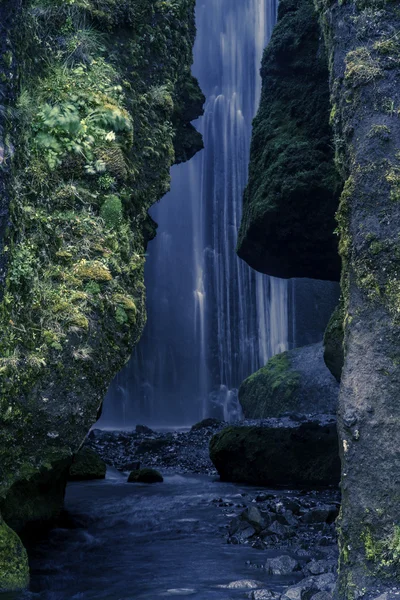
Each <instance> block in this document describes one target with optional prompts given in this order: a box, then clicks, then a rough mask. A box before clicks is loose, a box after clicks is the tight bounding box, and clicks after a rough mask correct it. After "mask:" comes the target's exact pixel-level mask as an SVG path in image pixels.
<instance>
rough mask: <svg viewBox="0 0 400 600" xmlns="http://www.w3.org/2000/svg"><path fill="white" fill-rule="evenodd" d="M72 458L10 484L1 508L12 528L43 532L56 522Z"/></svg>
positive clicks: (62, 503)
mask: <svg viewBox="0 0 400 600" xmlns="http://www.w3.org/2000/svg"><path fill="white" fill-rule="evenodd" d="M71 460H72V459H66V460H62V461H58V462H56V463H54V464H53V466H52V467H51V468H50V469H41V470H40V471H39V472H38V473H36V474H35V475H34V476H33V477H30V478H28V479H20V480H18V481H16V482H15V483H14V485H12V486H11V488H10V489H9V490H8V492H7V494H6V495H5V497H4V498H2V499H0V511H1V514H2V516H3V518H4V520H5V522H6V523H7V524H8V525H9V526H10V527H12V529H14V530H15V531H17V532H22V531H24V530H26V529H27V530H33V531H36V530H39V531H40V530H43V529H44V528H48V527H50V526H51V525H53V524H54V522H55V520H56V519H57V517H58V516H59V515H60V513H61V511H62V509H63V505H64V495H65V488H66V485H67V480H68V471H69V468H70V464H71Z"/></svg>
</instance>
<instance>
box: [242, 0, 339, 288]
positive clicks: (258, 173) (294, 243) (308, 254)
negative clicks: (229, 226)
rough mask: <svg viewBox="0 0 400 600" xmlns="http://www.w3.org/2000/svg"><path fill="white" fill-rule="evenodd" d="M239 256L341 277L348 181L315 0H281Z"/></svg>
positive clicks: (275, 267)
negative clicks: (340, 214)
mask: <svg viewBox="0 0 400 600" xmlns="http://www.w3.org/2000/svg"><path fill="white" fill-rule="evenodd" d="M261 75H262V78H263V89H262V97H261V104H260V109H259V112H258V114H257V116H256V118H255V120H254V126H253V139H252V147H251V160H250V169H249V183H248V186H247V189H246V191H245V195H244V206H243V218H242V224H241V228H240V232H239V240H238V254H239V256H240V257H241V258H243V259H244V260H245V261H246V262H248V263H249V265H250V266H252V267H253V268H255V269H257V270H259V271H262V272H263V273H267V274H269V275H276V276H278V277H313V278H317V279H330V280H337V279H339V276H340V259H339V256H338V252H337V237H336V236H335V235H334V230H335V228H336V224H335V218H334V215H335V212H336V210H337V206H338V198H339V194H340V190H341V179H340V177H339V175H338V173H337V171H336V168H335V165H334V151H333V144H332V132H331V128H330V125H329V111H330V108H329V87H328V65H327V57H326V52H325V48H324V45H323V42H322V40H321V35H320V29H319V26H318V18H317V15H316V13H315V9H314V5H313V2H312V0H282V2H280V3H279V21H278V24H277V26H276V27H275V30H274V32H273V35H272V38H271V41H270V43H269V45H268V46H267V48H266V50H265V53H264V57H263V63H262V69H261Z"/></svg>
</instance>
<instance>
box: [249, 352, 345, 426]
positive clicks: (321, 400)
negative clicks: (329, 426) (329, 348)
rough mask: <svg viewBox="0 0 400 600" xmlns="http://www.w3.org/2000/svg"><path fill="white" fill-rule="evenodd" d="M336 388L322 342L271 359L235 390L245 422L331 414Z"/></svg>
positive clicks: (336, 396)
mask: <svg viewBox="0 0 400 600" xmlns="http://www.w3.org/2000/svg"><path fill="white" fill-rule="evenodd" d="M338 395H339V385H338V383H337V382H336V381H335V379H334V377H333V376H332V374H331V373H330V371H329V369H328V368H327V367H326V365H325V362H324V358H323V347H322V343H319V344H313V345H311V346H305V347H304V348H296V349H295V350H290V351H289V352H284V353H283V354H278V355H277V356H274V357H273V358H271V359H270V360H269V361H268V363H267V364H266V366H265V367H263V368H262V369H260V370H259V371H257V372H256V373H254V374H253V375H251V376H250V377H248V378H247V379H246V380H245V381H244V382H243V383H242V385H241V386H240V388H239V401H240V404H241V405H242V408H243V412H244V415H245V417H246V418H248V419H266V418H269V417H280V416H282V415H284V414H285V413H288V412H296V413H301V414H323V413H325V414H332V415H333V414H335V413H336V408H337V400H338Z"/></svg>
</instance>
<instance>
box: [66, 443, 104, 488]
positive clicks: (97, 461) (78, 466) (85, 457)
mask: <svg viewBox="0 0 400 600" xmlns="http://www.w3.org/2000/svg"><path fill="white" fill-rule="evenodd" d="M106 471H107V465H106V463H105V462H104V461H103V460H102V459H101V458H100V456H99V455H98V454H96V452H95V451H94V450H92V449H91V448H83V449H82V450H80V451H79V452H78V453H77V454H75V456H74V460H73V462H72V465H71V468H70V470H69V480H70V481H88V480H90V479H104V478H105V476H106Z"/></svg>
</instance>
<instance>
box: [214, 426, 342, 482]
mask: <svg viewBox="0 0 400 600" xmlns="http://www.w3.org/2000/svg"><path fill="white" fill-rule="evenodd" d="M210 456H211V460H212V461H213V463H214V465H215V467H216V469H217V471H218V473H219V475H220V477H221V479H222V480H223V481H237V482H244V483H250V484H253V485H265V486H272V487H273V486H285V487H296V486H325V485H335V484H336V485H337V484H338V482H339V473H340V462H339V451H338V442H337V432H336V423H335V420H334V419H329V418H324V417H322V418H314V419H310V420H309V421H308V422H301V421H295V420H292V419H290V418H284V419H268V420H267V421H264V422H261V423H257V424H251V425H244V426H231V427H227V428H226V429H223V430H222V431H221V432H220V433H217V434H216V435H215V436H214V437H213V438H212V439H211V442H210Z"/></svg>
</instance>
